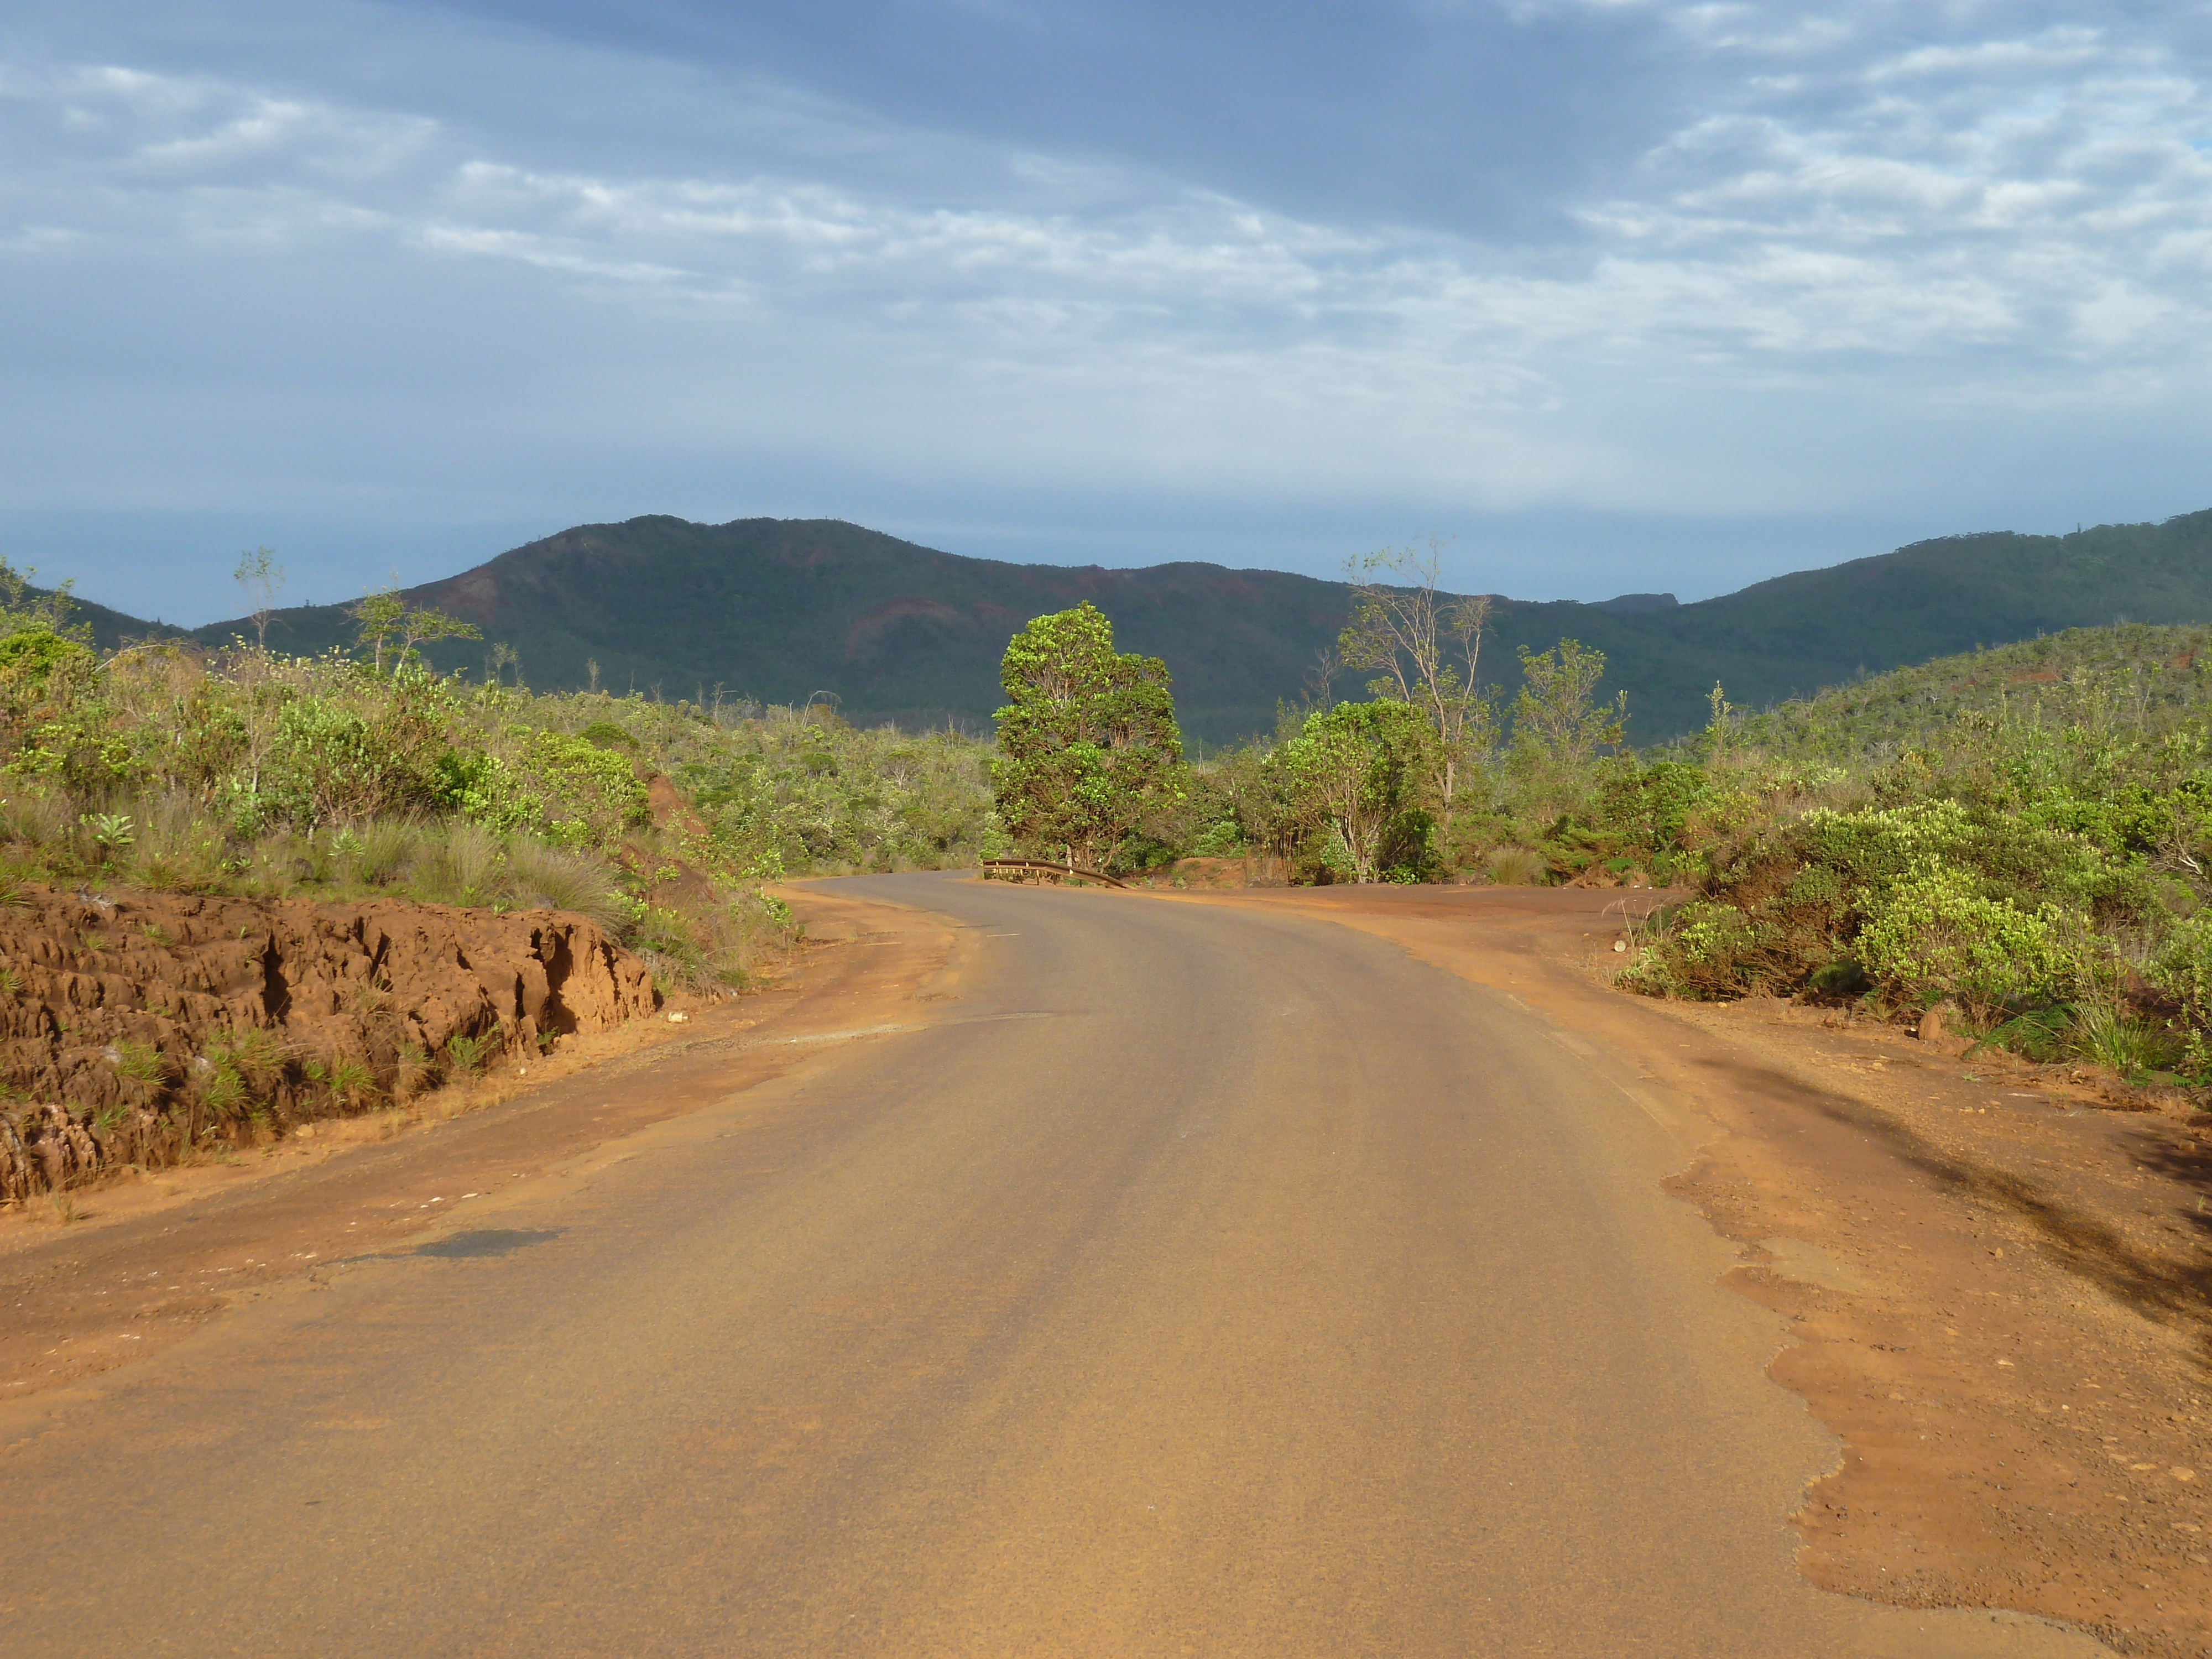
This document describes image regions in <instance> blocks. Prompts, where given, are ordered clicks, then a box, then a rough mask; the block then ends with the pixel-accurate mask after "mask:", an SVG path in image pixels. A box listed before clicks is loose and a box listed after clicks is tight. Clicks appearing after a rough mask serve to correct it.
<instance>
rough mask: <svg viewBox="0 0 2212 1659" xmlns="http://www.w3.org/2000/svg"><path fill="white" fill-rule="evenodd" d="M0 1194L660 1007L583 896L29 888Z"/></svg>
mask: <svg viewBox="0 0 2212 1659" xmlns="http://www.w3.org/2000/svg"><path fill="white" fill-rule="evenodd" d="M0 964H4V977H0V1101H4V1102H5V1106H4V1109H0V1200H21V1199H23V1198H26V1197H28V1196H30V1195H32V1194H36V1193H40V1192H45V1191H50V1190H57V1189H60V1188H65V1187H69V1186H72V1185H75V1184H76V1183H79V1182H82V1181H84V1180H86V1179H87V1178H88V1177H90V1176H95V1175H98V1174H100V1173H101V1172H103V1171H106V1170H112V1169H114V1168H117V1167H118V1166H121V1165H126V1164H130V1165H137V1166H139V1167H141V1168H144V1167H150V1166H156V1165H161V1164H169V1163H173V1162H175V1161H176V1160H177V1159H178V1158H179V1157H180V1156H181V1155H182V1154H183V1153H184V1152H185V1151H186V1150H187V1149H189V1148H191V1147H193V1146H197V1145H198V1144H199V1143H200V1142H201V1141H203V1140H204V1139H211V1138H213V1137H215V1136H217V1135H222V1136H227V1137H232V1138H235V1137H236V1136H237V1135H239V1134H240V1133H244V1134H246V1135H248V1136H251V1135H252V1134H253V1133H256V1132H261V1133H281V1132H282V1131H283V1130H284V1129H286V1128H288V1127H295V1126H297V1125H299V1124H301V1123H305V1122H309V1121H314V1120H316V1119H319V1118H324V1117H330V1116H341V1115H349V1114H352V1113H357V1112H359V1111H361V1110H362V1109H364V1108H365V1107H367V1106H368V1105H370V1104H372V1103H376V1102H379V1101H391V1100H402V1099H404V1098H406V1097H408V1096H410V1095H411V1094H414V1093H416V1092H419V1091H422V1089H425V1088H428V1087H430V1086H432V1085H435V1084H436V1083H438V1082H440V1081H441V1080H444V1079H447V1078H449V1077H451V1076H453V1075H454V1074H456V1073H463V1072H468V1071H473V1070H475V1069H476V1068H477V1067H478V1066H482V1065H483V1064H484V1063H486V1062H487V1061H489V1060H494V1059H495V1058H497V1057H500V1056H502V1055H505V1054H511V1053H520V1054H526V1055H531V1056H534V1055H535V1054H538V1052H539V1050H540V1048H541V1047H542V1046H544V1045H545V1044H546V1043H550V1042H551V1041H552V1040H553V1039H555V1038H556V1037H560V1036H574V1035H576V1034H578V1033H592V1032H598V1031H604V1030H610V1029H612V1028H613V1027H615V1026H617V1025H620V1024H623V1023H624V1022H625V1021H628V1020H630V1019H634V1018H637V1017H639V1016H641V1015H643V1014H647V1013H650V1012H653V1010H654V1009H655V1008H656V1007H657V1006H659V1000H660V999H659V994H658V993H656V992H655V991H654V989H653V983H652V980H651V977H650V976H649V975H648V974H647V971H646V969H645V965H644V963H641V961H639V960H638V958H637V957H635V956H633V955H632V954H631V953H630V952H629V951H626V950H623V948H622V947H621V946H620V945H617V944H615V943H614V942H613V941H612V940H611V939H608V938H607V937H606V936H605V934H604V933H601V932H600V931H599V928H598V927H595V926H593V925H592V923H591V922H589V921H586V920H585V919H584V918H582V917H580V916H575V915H565V914H561V913H556V912H553V911H531V912H519V913H514V914H510V915H493V914H491V913H490V912H489V911H483V910H465V909H459V908H453V907H451V906H447V905H435V904H416V903H411V902H406V901H403V900H398V899H383V900H374V901H371V902H365V903H350V904H348V903H340V904H322V903H315V902H311V901H305V900H250V899H225V898H204V897H197V896H179V895H168V894H160V893H147V892H140V891H130V892H118V893H116V894H114V895H112V896H109V895H105V894H94V893H90V892H83V893H68V892H62V891H57V890H53V889H51V888H47V887H43V886H40V885H37V884H26V885H25V886H23V887H22V888H21V889H20V890H18V892H17V894H16V896H15V902H13V903H12V904H10V905H9V907H8V908H5V909H0Z"/></svg>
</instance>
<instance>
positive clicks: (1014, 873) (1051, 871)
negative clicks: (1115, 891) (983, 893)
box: [983, 859, 1128, 890]
mask: <svg viewBox="0 0 2212 1659" xmlns="http://www.w3.org/2000/svg"><path fill="white" fill-rule="evenodd" d="M994 875H995V876H1001V877H1002V878H1003V879H1006V880H1008V881H1020V880H1023V879H1024V878H1027V877H1030V876H1034V877H1036V878H1038V879H1039V880H1043V881H1067V880H1070V879H1073V880H1076V881H1095V882H1097V883H1098V884H1099V885H1101V886H1102V887H1120V888H1122V889H1124V890H1126V889H1127V886H1128V883H1127V882H1125V881H1119V880H1116V879H1115V878H1114V877H1112V876H1109V875H1108V874H1107V873H1106V872H1104V871H1103V870H1085V869H1084V868H1083V867H1082V866H1079V865H1073V864H1054V863H1053V862H1051V861H1050V860H1047V859H985V860H983V879H984V880H986V881H988V880H990V879H991V878H992V877H993V876H994Z"/></svg>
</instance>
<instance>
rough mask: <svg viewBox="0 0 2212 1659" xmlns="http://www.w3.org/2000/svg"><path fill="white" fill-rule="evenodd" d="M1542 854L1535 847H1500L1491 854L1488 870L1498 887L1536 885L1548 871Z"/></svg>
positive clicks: (1493, 882)
mask: <svg viewBox="0 0 2212 1659" xmlns="http://www.w3.org/2000/svg"><path fill="white" fill-rule="evenodd" d="M1548 870H1549V866H1547V865H1546V864H1545V862H1544V860H1543V856H1542V854H1539V853H1538V852H1536V851H1535V850H1534V848H1528V847H1500V848H1498V849H1497V850H1496V851H1494V852H1492V854H1491V855H1490V858H1489V861H1488V865H1487V871H1488V874H1489V876H1490V879H1491V882H1492V884H1493V885H1495V886H1498V887H1534V886H1536V885H1538V884H1540V883H1541V882H1542V881H1543V879H1544V877H1545V875H1546V874H1547V872H1548Z"/></svg>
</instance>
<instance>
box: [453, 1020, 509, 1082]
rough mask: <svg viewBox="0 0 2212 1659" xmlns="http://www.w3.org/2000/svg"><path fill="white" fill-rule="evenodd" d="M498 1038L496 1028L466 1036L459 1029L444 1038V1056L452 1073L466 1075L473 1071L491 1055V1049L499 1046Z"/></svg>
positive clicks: (460, 1075) (458, 1075) (457, 1075)
mask: <svg viewBox="0 0 2212 1659" xmlns="http://www.w3.org/2000/svg"><path fill="white" fill-rule="evenodd" d="M499 1040H500V1038H499V1032H498V1030H497V1029H496V1028H495V1029H494V1030H489V1031H486V1032H484V1033H483V1035H482V1036H464V1035H463V1034H462V1033H460V1032H459V1031H456V1032H454V1033H453V1036H449V1037H447V1039H446V1056H447V1062H448V1064H449V1066H450V1067H451V1069H452V1072H453V1075H454V1076H456V1077H467V1076H470V1075H471V1074H472V1073H475V1072H476V1071H477V1070H478V1069H479V1068H480V1067H482V1066H483V1063H484V1061H485V1060H488V1059H489V1058H490V1057H491V1053H492V1050H493V1049H494V1048H497V1047H498V1046H499Z"/></svg>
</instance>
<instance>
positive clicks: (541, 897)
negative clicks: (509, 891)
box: [507, 836, 629, 933]
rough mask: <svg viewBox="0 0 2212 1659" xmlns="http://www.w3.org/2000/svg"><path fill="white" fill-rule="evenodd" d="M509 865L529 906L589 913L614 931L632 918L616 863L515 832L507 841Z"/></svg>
mask: <svg viewBox="0 0 2212 1659" xmlns="http://www.w3.org/2000/svg"><path fill="white" fill-rule="evenodd" d="M507 875H508V878H509V880H510V881H511V882H512V883H513V890H514V892H515V894H516V896H518V897H519V898H520V900H521V902H523V903H525V904H526V905H531V906H533V907H538V908H544V909H548V910H567V911H570V912H573V913H574V914H575V915H580V916H585V917H588V918H589V919H590V920H591V921H595V922H597V923H598V924H599V926H600V927H602V928H604V929H605V930H606V931H607V932H609V933H618V932H619V931H620V929H621V927H622V926H623V922H624V921H627V920H628V918H629V906H628V904H627V903H626V902H625V901H624V900H623V896H622V894H621V892H620V891H619V890H618V888H617V877H616V874H615V871H614V868H613V866H611V865H609V864H607V863H606V862H605V860H601V859H596V858H593V857H592V856H591V854H588V853H575V852H570V851H568V850H567V849H565V848H558V847H550V846H548V845H546V844H545V843H544V842H540V841H532V840H530V839H528V838H526V837H524V836H516V837H514V838H513V839H511V840H510V841H509V842H507Z"/></svg>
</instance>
